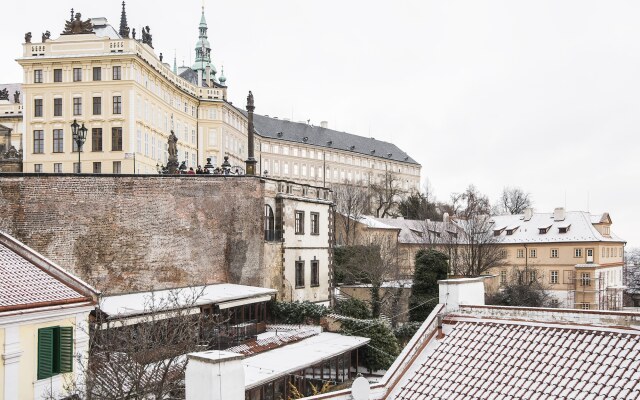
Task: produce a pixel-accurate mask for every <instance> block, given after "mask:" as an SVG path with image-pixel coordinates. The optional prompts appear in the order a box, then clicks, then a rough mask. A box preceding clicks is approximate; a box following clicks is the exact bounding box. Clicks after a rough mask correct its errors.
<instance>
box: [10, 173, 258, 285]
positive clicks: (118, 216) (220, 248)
mask: <svg viewBox="0 0 640 400" xmlns="http://www.w3.org/2000/svg"><path fill="white" fill-rule="evenodd" d="M263 210H264V183H263V182H261V181H260V179H258V178H255V177H235V176H232V177H214V176H200V175H195V176H186V177H185V176H183V177H180V176H133V175H61V174H57V175H55V174H40V175H26V174H25V175H22V174H7V175H0V229H1V230H3V231H6V232H8V233H9V234H11V235H13V236H15V237H16V238H17V239H19V240H21V241H23V242H24V243H26V244H27V245H28V246H31V247H33V248H34V249H36V250H37V251H39V252H41V253H42V254H44V255H45V256H46V257H49V258H50V259H52V260H53V261H55V262H57V263H58V264H60V265H61V266H62V267H64V268H66V269H68V270H69V271H70V272H72V273H74V274H76V275H78V276H80V277H81V278H82V279H84V280H86V281H87V282H89V283H90V284H92V285H94V286H95V287H96V288H97V289H99V290H101V291H102V292H104V293H122V292H128V291H138V290H149V289H152V288H153V289H160V288H171V287H181V286H187V285H192V284H206V283H215V282H230V283H240V284H246V285H255V286H261V285H263V284H264V282H265V281H267V280H268V279H267V277H265V276H262V275H263V272H262V271H261V268H260V266H261V265H262V261H263V260H262V257H263V254H264V252H263V219H262V218H263Z"/></svg>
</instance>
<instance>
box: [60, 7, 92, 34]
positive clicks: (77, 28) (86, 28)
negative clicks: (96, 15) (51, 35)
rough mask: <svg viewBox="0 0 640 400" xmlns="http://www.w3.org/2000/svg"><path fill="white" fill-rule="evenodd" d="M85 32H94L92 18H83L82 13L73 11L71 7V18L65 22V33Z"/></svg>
mask: <svg viewBox="0 0 640 400" xmlns="http://www.w3.org/2000/svg"><path fill="white" fill-rule="evenodd" d="M84 33H93V24H91V19H88V20H86V21H83V20H82V14H80V13H75V18H74V13H73V8H72V9H71V19H70V20H69V21H66V22H65V24H64V31H63V32H62V34H63V35H79V34H84Z"/></svg>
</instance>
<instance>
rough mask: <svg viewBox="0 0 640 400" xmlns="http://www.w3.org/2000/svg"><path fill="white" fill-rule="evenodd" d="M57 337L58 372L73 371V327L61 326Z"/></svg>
mask: <svg viewBox="0 0 640 400" xmlns="http://www.w3.org/2000/svg"><path fill="white" fill-rule="evenodd" d="M59 329H60V335H59V342H58V343H59V346H58V349H59V357H60V358H59V360H60V361H59V364H58V365H59V367H60V369H59V372H60V373H64V372H71V371H73V327H70V326H61V327H60V328H59Z"/></svg>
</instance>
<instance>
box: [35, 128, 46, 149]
mask: <svg viewBox="0 0 640 400" xmlns="http://www.w3.org/2000/svg"><path fill="white" fill-rule="evenodd" d="M33 152H34V153H36V154H42V153H44V131H43V130H35V131H33Z"/></svg>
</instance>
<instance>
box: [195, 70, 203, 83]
mask: <svg viewBox="0 0 640 400" xmlns="http://www.w3.org/2000/svg"><path fill="white" fill-rule="evenodd" d="M197 73H198V87H202V76H203V75H204V71H197Z"/></svg>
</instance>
